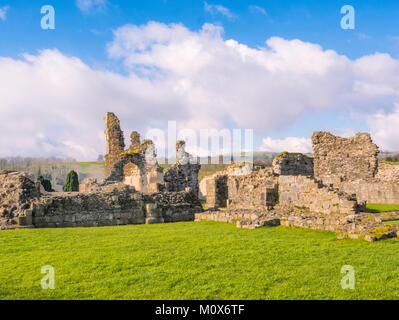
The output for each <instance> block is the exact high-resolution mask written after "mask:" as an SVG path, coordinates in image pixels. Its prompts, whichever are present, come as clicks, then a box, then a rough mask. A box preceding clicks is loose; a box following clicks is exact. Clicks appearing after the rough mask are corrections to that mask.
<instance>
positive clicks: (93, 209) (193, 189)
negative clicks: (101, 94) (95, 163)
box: [0, 113, 202, 229]
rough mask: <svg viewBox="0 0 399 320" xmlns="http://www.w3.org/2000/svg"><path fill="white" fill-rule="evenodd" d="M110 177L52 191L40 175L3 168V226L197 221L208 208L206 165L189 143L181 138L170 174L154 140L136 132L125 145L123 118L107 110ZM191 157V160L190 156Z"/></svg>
mask: <svg viewBox="0 0 399 320" xmlns="http://www.w3.org/2000/svg"><path fill="white" fill-rule="evenodd" d="M104 120H105V126H106V129H105V136H106V140H107V154H106V157H105V158H106V163H105V179H104V180H103V181H97V180H94V179H86V180H84V181H83V183H82V184H81V185H80V192H79V193H46V192H45V191H44V190H43V188H40V184H39V183H35V182H33V181H34V180H35V179H34V177H31V176H29V175H28V174H26V173H21V172H9V171H1V172H0V227H1V228H3V229H4V228H21V227H51V228H53V227H93V226H111V225H127V224H144V223H147V224H151V223H164V222H178V221H193V220H194V214H195V213H196V212H201V211H202V206H201V203H200V201H199V199H198V172H199V170H200V167H201V166H200V165H199V164H196V163H194V164H193V163H192V162H193V161H192V159H191V158H190V156H189V155H188V154H187V153H186V152H185V150H184V147H185V143H184V142H183V141H179V142H178V143H177V148H178V150H177V154H178V155H182V157H178V158H177V162H176V164H175V165H174V166H172V167H171V168H169V169H168V170H167V171H166V173H165V175H164V173H163V168H162V167H160V166H159V165H158V162H157V159H156V154H155V146H154V144H153V142H152V141H149V140H145V141H143V142H141V141H140V135H139V134H138V133H137V132H133V133H132V134H131V146H130V147H129V148H128V149H127V150H125V145H124V136H123V132H122V130H121V128H120V122H119V119H118V118H117V117H116V116H115V115H114V114H113V113H107V114H106V115H105V118H104ZM187 159H190V161H188V162H187V161H186V160H187Z"/></svg>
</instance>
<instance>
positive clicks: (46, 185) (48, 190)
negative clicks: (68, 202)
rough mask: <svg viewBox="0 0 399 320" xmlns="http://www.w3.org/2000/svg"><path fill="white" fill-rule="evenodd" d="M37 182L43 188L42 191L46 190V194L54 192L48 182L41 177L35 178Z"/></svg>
mask: <svg viewBox="0 0 399 320" xmlns="http://www.w3.org/2000/svg"><path fill="white" fill-rule="evenodd" d="M37 181H39V182H40V184H41V185H42V186H43V188H44V190H46V191H47V192H53V191H54V190H53V186H52V185H51V182H50V180H48V179H44V178H43V176H42V175H39V176H38V177H37Z"/></svg>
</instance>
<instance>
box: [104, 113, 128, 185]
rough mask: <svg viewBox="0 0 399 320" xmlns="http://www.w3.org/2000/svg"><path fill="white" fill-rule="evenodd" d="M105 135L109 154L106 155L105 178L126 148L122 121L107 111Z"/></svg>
mask: <svg viewBox="0 0 399 320" xmlns="http://www.w3.org/2000/svg"><path fill="white" fill-rule="evenodd" d="M104 120H105V137H106V140H107V154H106V155H105V178H108V177H109V176H110V174H111V170H112V168H113V167H114V165H115V163H117V162H118V161H119V159H120V154H121V153H122V152H123V150H124V149H125V142H124V138H123V131H122V130H121V126H120V121H119V119H118V118H117V117H116V116H115V114H114V113H112V112H107V113H106V115H105V117H104Z"/></svg>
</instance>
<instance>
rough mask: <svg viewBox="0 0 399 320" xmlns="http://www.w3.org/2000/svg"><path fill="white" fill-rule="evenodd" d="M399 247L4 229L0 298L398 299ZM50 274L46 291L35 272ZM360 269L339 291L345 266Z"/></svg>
mask: <svg viewBox="0 0 399 320" xmlns="http://www.w3.org/2000/svg"><path fill="white" fill-rule="evenodd" d="M398 251H399V242H398V241H396V240H385V241H379V242H375V243H369V242H366V241H363V240H352V239H346V240H337V239H336V234H334V233H330V232H325V231H314V230H306V229H297V228H283V227H278V228H261V229H256V230H247V229H237V228H236V227H235V226H234V225H232V224H226V223H216V222H189V223H176V224H161V225H140V226H123V227H107V228H88V229H84V228H83V229H32V230H16V231H1V232H0V267H1V268H0V299H398V298H399V254H398ZM45 265H51V266H53V267H54V268H55V274H56V288H55V290H42V289H41V287H40V280H41V278H42V277H43V276H44V275H43V274H41V272H40V271H41V267H42V266H45ZM344 265H351V266H353V267H354V269H355V272H356V288H355V290H343V289H342V288H341V286H340V281H341V277H342V276H343V275H342V274H341V273H340V270H341V267H342V266H344Z"/></svg>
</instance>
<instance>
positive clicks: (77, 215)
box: [32, 187, 201, 228]
mask: <svg viewBox="0 0 399 320" xmlns="http://www.w3.org/2000/svg"><path fill="white" fill-rule="evenodd" d="M199 211H201V204H200V203H199V202H198V200H197V201H195V199H194V198H193V197H192V195H191V194H190V193H185V192H181V193H158V194H153V195H143V194H142V193H138V192H134V191H133V190H132V189H130V188H129V187H125V188H123V189H114V190H113V191H111V192H97V193H91V194H83V193H69V194H55V195H51V196H49V195H48V196H44V197H42V198H41V199H40V201H38V202H35V203H34V204H33V206H32V217H33V220H32V221H33V225H34V226H36V227H41V228H56V227H97V226H115V225H131V224H152V223H165V222H178V221H192V220H194V213H195V212H199Z"/></svg>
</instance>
